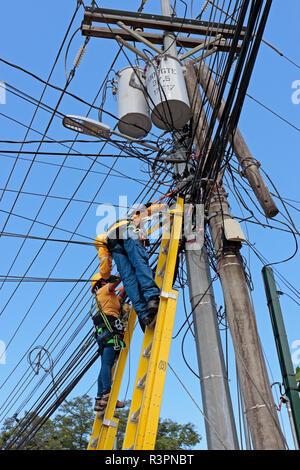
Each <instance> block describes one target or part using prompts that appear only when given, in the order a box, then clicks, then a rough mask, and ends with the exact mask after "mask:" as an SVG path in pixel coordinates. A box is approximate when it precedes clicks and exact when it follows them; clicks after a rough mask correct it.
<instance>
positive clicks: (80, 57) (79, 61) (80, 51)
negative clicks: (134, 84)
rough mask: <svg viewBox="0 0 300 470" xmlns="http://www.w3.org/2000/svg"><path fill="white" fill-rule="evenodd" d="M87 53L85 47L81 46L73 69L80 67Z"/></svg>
mask: <svg viewBox="0 0 300 470" xmlns="http://www.w3.org/2000/svg"><path fill="white" fill-rule="evenodd" d="M85 51H86V48H85V46H80V48H79V51H78V52H77V56H76V57H75V60H74V62H73V67H74V68H76V67H79V65H80V63H81V61H82V58H83V56H84V54H85Z"/></svg>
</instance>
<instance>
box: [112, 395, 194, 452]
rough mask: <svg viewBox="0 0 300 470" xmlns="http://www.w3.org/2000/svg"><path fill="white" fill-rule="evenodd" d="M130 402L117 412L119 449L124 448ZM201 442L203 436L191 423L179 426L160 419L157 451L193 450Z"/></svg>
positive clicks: (168, 420)
mask: <svg viewBox="0 0 300 470" xmlns="http://www.w3.org/2000/svg"><path fill="white" fill-rule="evenodd" d="M129 405H130V402H126V407H125V408H124V409H122V410H118V411H117V412H116V417H117V418H119V425H118V432H117V449H121V448H122V442H123V440H124V434H125V431H126V423H127V417H128V412H129V408H128V407H129ZM200 441H201V436H200V435H199V434H198V433H197V431H196V430H195V426H194V425H193V424H191V423H187V424H178V423H176V422H175V421H172V420H171V419H161V418H160V419H159V424H158V431H157V438H156V443H155V450H184V449H186V450H188V449H192V448H193V447H195V445H197V444H198V443H199V442H200Z"/></svg>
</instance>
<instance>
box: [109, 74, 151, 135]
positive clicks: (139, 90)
mask: <svg viewBox="0 0 300 470" xmlns="http://www.w3.org/2000/svg"><path fill="white" fill-rule="evenodd" d="M117 76H118V118H119V123H118V128H119V131H120V132H122V134H126V135H128V136H130V137H134V138H136V139H138V138H140V137H145V136H146V135H147V134H148V132H149V131H150V129H151V126H152V123H151V119H150V110H149V106H148V103H147V100H146V97H145V94H146V88H145V87H146V84H145V78H144V77H143V69H142V68H141V67H126V68H124V69H122V70H121V71H120V72H118V73H117Z"/></svg>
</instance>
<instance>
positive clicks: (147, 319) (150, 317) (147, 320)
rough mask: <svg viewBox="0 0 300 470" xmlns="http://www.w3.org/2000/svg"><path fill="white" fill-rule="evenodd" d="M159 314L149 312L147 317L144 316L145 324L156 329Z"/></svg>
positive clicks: (151, 328)
mask: <svg viewBox="0 0 300 470" xmlns="http://www.w3.org/2000/svg"><path fill="white" fill-rule="evenodd" d="M156 317H157V314H156V313H155V314H149V315H147V316H146V317H145V318H143V323H144V325H145V326H148V328H149V329H150V330H154V326H155V323H156Z"/></svg>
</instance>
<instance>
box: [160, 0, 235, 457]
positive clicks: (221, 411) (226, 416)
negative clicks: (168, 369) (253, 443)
mask: <svg viewBox="0 0 300 470" xmlns="http://www.w3.org/2000/svg"><path fill="white" fill-rule="evenodd" d="M161 8H162V14H163V15H164V16H171V11H170V2H169V0H161ZM164 50H165V51H167V52H168V54H170V55H171V56H173V57H177V48H176V40H175V36H174V35H173V34H172V33H169V32H166V33H165V36H164ZM177 153H178V154H179V155H178V157H179V158H180V154H181V149H178V152H177ZM177 167H179V168H180V165H177ZM186 264H187V275H188V284H189V292H190V301H191V305H192V308H193V309H194V311H193V321H194V329H195V342H196V351H197V358H198V367H199V374H200V377H201V380H200V386H201V392H202V402H203V408H204V414H205V416H206V418H207V419H205V427H206V437H207V446H208V449H209V450H221V449H222V450H224V448H226V449H228V450H229V449H230V450H231V449H238V447H239V445H238V438H237V433H236V427H235V422H234V417H233V410H232V403H231V398H230V392H229V386H228V380H227V377H226V373H225V363H224V356H223V350H222V345H221V339H220V333H219V329H218V325H217V320H216V319H217V315H216V313H217V312H216V306H215V301H214V294H213V289H212V287H211V277H210V271H209V265H208V261H207V255H206V251H205V248H204V247H203V248H202V249H201V248H199V249H197V250H195V249H193V250H186ZM206 291H207V293H206ZM203 295H204V296H203ZM202 296H203V299H201V297H202ZM200 299H201V301H200V302H199V300H200ZM197 304H198V305H197Z"/></svg>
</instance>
